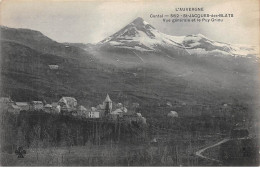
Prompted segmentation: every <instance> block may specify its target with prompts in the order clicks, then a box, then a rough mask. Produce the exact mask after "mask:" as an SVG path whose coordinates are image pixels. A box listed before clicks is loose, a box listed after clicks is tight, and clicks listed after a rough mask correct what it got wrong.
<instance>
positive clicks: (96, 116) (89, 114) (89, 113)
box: [88, 111, 100, 118]
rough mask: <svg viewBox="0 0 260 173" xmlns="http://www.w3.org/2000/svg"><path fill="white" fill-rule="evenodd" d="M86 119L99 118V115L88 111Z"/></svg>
mask: <svg viewBox="0 0 260 173" xmlns="http://www.w3.org/2000/svg"><path fill="white" fill-rule="evenodd" d="M88 117H89V118H100V115H99V112H98V111H89V112H88Z"/></svg>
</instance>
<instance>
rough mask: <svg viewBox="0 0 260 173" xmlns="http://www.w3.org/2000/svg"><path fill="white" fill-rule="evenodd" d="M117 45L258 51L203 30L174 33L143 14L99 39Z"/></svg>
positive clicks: (145, 48) (209, 51) (193, 50)
mask: <svg viewBox="0 0 260 173" xmlns="http://www.w3.org/2000/svg"><path fill="white" fill-rule="evenodd" d="M98 44H99V45H108V44H109V45H110V46H114V47H117V48H127V49H132V50H139V51H160V49H159V48H160V47H167V48H169V47H170V48H171V49H176V50H178V51H181V50H182V54H184V52H186V53H188V54H199V55H203V54H214V55H231V56H252V55H256V54H257V50H256V48H255V47H252V46H246V45H232V44H227V43H222V42H217V41H213V40H210V39H208V38H207V37H205V36H203V35H202V34H197V35H187V36H171V35H167V34H164V33H162V32H160V31H158V30H157V29H155V28H154V27H153V26H152V25H151V24H149V23H147V22H146V21H144V20H143V19H142V18H140V17H139V18H137V19H135V20H134V21H133V22H131V23H130V24H128V25H127V26H125V27H124V28H123V29H121V30H119V31H118V32H116V33H115V34H113V35H111V36H109V37H107V38H106V39H104V40H103V41H101V42H99V43H98Z"/></svg>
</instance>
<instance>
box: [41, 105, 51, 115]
mask: <svg viewBox="0 0 260 173" xmlns="http://www.w3.org/2000/svg"><path fill="white" fill-rule="evenodd" d="M43 111H44V112H47V113H51V112H52V105H50V104H46V105H44V107H43Z"/></svg>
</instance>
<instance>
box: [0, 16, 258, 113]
mask: <svg viewBox="0 0 260 173" xmlns="http://www.w3.org/2000/svg"><path fill="white" fill-rule="evenodd" d="M138 21H139V24H140V21H142V20H140V19H137V20H136V21H135V23H138ZM129 25H131V26H132V25H133V24H129ZM140 25H141V24H140ZM141 26H143V25H141ZM145 26H146V28H150V29H149V30H150V31H151V33H154V31H153V30H154V29H153V27H152V26H150V25H149V24H147V25H145ZM135 28H136V30H138V31H139V30H141V29H142V30H144V29H145V28H142V27H140V28H139V27H138V28H139V29H138V28H137V27H135ZM144 31H145V32H147V33H146V34H145V35H148V34H150V33H149V31H146V30H144ZM142 32H143V31H142ZM118 33H119V32H118ZM121 33H123V31H122V32H120V33H119V34H118V36H117V37H112V36H111V37H110V38H109V39H107V40H104V41H103V42H101V43H99V44H97V45H90V44H73V43H58V42H56V41H54V40H52V39H50V38H48V37H47V36H45V35H43V34H42V33H40V32H38V31H34V30H30V29H14V28H7V27H1V40H0V41H1V82H0V84H1V96H11V98H12V99H13V100H15V101H31V100H46V101H47V102H48V103H49V102H54V101H57V100H58V99H59V98H60V97H61V96H73V97H75V98H77V100H78V102H79V103H80V104H83V105H87V106H95V105H97V104H99V103H101V102H102V101H103V99H104V98H105V96H106V94H107V93H109V95H110V97H111V99H112V101H114V102H125V104H126V105H127V103H133V102H137V103H140V105H141V107H142V114H144V115H146V116H153V115H154V116H160V115H161V114H162V113H161V112H160V111H161V107H160V105H163V104H166V103H167V102H171V103H173V107H171V108H168V109H169V110H168V109H167V111H170V109H174V110H176V111H178V113H179V114H180V115H183V116H186V115H191V112H189V111H187V110H190V109H188V108H189V107H190V106H192V105H218V106H221V105H222V104H223V103H233V102H234V100H239V103H243V104H247V105H253V104H254V100H255V98H256V97H257V95H256V94H255V93H258V87H257V86H258V79H259V78H258V64H257V63H256V62H255V61H252V59H249V58H244V57H242V56H238V57H236V58H233V56H231V55H228V56H225V57H223V56H220V55H216V56H214V58H212V56H211V55H209V54H204V55H203V56H201V55H196V56H195V55H190V54H189V52H188V51H187V50H188V47H189V45H191V43H190V42H187V43H186V47H187V48H186V49H187V50H186V49H184V48H183V47H182V46H180V45H179V44H178V42H177V40H176V39H175V41H176V43H174V42H172V43H171V44H168V43H167V44H165V43H164V42H166V41H167V40H166V39H167V38H168V37H166V36H165V35H164V36H165V37H163V38H162V37H161V42H160V43H162V44H150V43H151V42H150V41H151V40H152V41H154V40H153V39H154V38H153V36H152V35H151V34H150V35H151V36H150V37H149V40H150V41H148V42H146V41H145V40H144V39H141V42H142V44H141V43H140V42H139V41H133V40H136V39H137V38H135V37H133V36H136V37H139V35H138V34H135V35H133V36H132V37H133V39H130V38H129V40H124V39H123V38H121V36H119V35H120V34H121ZM133 33H135V32H133ZM128 35H129V36H128V37H130V33H128ZM154 35H155V36H156V34H154ZM147 37H148V36H147ZM187 37H188V36H187ZM112 39H113V40H114V41H116V42H122V43H124V44H125V47H120V46H119V47H118V46H114V45H113V44H112V45H111V44H110V42H112ZM183 39H184V38H183ZM180 40H181V39H180ZM168 41H169V42H170V40H168ZM112 43H113V42H112ZM130 43H131V44H135V45H136V46H139V48H137V49H136V47H134V46H133V47H130ZM148 43H149V44H148ZM192 46H194V45H191V47H192ZM141 48H142V49H141ZM194 49H195V48H194ZM227 57H228V58H227ZM49 65H58V67H59V68H58V69H52V68H50V66H49ZM126 98H127V99H126ZM183 105H186V106H183ZM216 108H217V106H216ZM209 114H210V113H209ZM192 115H194V116H195V115H196V112H195V111H194V110H193V113H192Z"/></svg>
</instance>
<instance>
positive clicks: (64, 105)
mask: <svg viewBox="0 0 260 173" xmlns="http://www.w3.org/2000/svg"><path fill="white" fill-rule="evenodd" d="M58 104H59V105H60V106H61V110H62V111H68V112H71V111H73V110H75V109H76V106H77V100H76V99H75V98H73V97H62V98H61V99H60V100H59V101H58Z"/></svg>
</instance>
